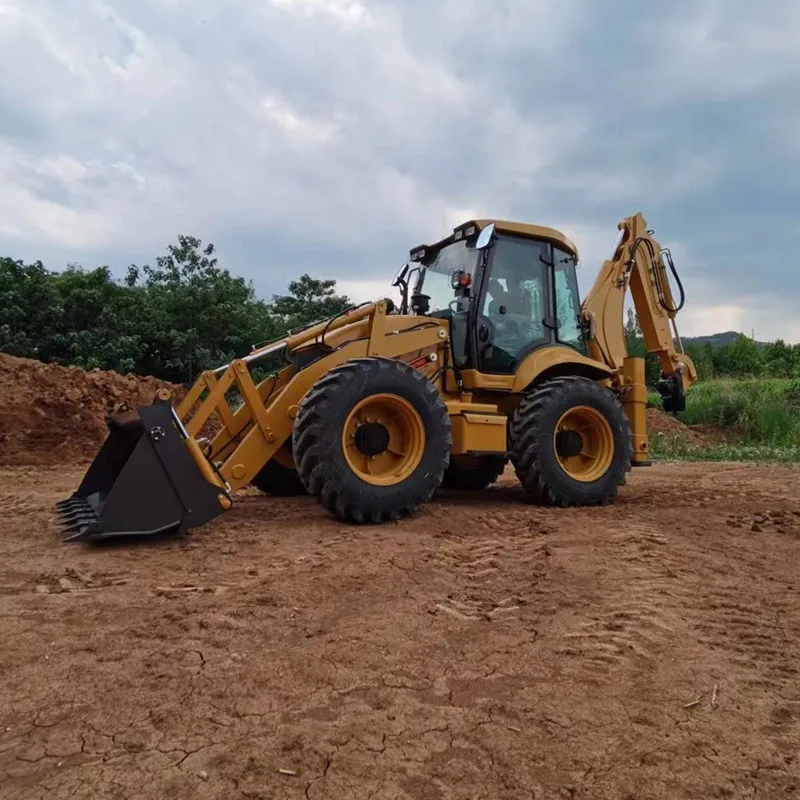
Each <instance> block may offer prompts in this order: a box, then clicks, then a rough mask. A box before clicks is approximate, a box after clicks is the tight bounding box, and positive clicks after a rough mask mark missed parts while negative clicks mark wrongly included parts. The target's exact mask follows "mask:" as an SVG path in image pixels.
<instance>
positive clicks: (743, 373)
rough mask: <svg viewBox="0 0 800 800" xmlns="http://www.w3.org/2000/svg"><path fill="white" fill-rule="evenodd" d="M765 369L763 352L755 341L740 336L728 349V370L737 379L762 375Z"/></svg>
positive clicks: (742, 335)
mask: <svg viewBox="0 0 800 800" xmlns="http://www.w3.org/2000/svg"><path fill="white" fill-rule="evenodd" d="M763 368H764V362H763V357H762V354H761V350H760V349H759V347H758V345H757V344H756V343H755V341H753V339H751V338H749V337H748V336H745V335H744V334H739V338H738V339H737V340H736V341H735V342H733V344H731V345H729V347H728V370H729V371H730V374H732V375H735V376H737V377H750V376H755V375H760V374H761V373H762V371H763Z"/></svg>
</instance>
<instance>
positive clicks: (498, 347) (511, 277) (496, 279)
mask: <svg viewBox="0 0 800 800" xmlns="http://www.w3.org/2000/svg"><path fill="white" fill-rule="evenodd" d="M551 250H552V248H551V246H550V245H549V244H548V243H547V242H544V241H541V240H537V239H528V238H524V237H522V236H512V235H509V234H499V235H498V236H497V238H496V239H495V241H494V244H493V245H492V247H491V249H490V250H489V253H488V259H487V264H486V269H485V271H484V274H483V276H482V280H481V291H480V295H479V297H478V303H477V313H476V319H475V345H474V347H475V358H474V361H475V364H476V366H477V369H478V370H479V371H480V372H482V373H486V374H492V375H510V374H513V373H514V372H515V370H516V368H517V365H518V364H519V363H520V361H522V359H523V358H525V356H527V355H528V354H529V353H531V352H532V351H533V350H535V349H536V348H538V347H543V346H545V345H548V344H550V343H551V342H552V341H553V326H554V321H553V319H552V313H551V311H550V309H551V308H552V296H551V294H552V292H551V286H550V284H551V281H550V280H549V279H548V276H549V275H550V274H551V273H550V269H551V267H550V264H551V263H552V260H551V259H552V256H551Z"/></svg>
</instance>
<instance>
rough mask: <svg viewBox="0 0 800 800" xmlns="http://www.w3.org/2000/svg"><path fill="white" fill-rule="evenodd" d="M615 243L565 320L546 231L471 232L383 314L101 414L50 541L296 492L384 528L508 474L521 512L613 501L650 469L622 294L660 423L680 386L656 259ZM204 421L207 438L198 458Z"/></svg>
mask: <svg viewBox="0 0 800 800" xmlns="http://www.w3.org/2000/svg"><path fill="white" fill-rule="evenodd" d="M618 227H619V229H620V231H621V233H620V236H619V240H618V242H617V245H616V250H615V252H614V254H613V257H612V258H611V259H609V260H608V261H606V262H604V264H603V265H602V268H601V269H600V272H599V275H598V277H597V280H596V282H595V284H594V286H593V288H592V290H591V291H590V293H589V295H588V296H587V297H586V298H585V300H584V301H583V303H581V302H580V298H579V293H578V283H577V278H576V266H577V263H578V252H577V249H576V247H575V245H574V244H573V243H572V242H571V241H570V240H569V239H568V238H567V237H566V236H564V235H563V234H562V233H560V232H559V231H557V230H554V229H552V228H547V227H542V226H538V225H528V224H522V223H517V222H506V221H500V220H471V221H469V222H466V223H465V224H463V225H460V226H458V227H457V228H455V230H454V231H453V233H452V234H451V235H449V236H448V237H447V238H445V239H443V240H441V241H439V242H437V243H436V244H432V245H423V246H420V247H417V248H414V249H413V250H412V251H411V252H410V259H409V262H408V263H407V264H405V265H404V266H403V267H402V268H401V270H400V271H399V273H398V274H397V276H396V277H395V280H394V282H393V286H395V287H397V288H399V290H400V295H401V299H400V302H399V304H396V303H394V302H393V301H392V300H389V299H384V300H379V301H377V302H374V303H367V304H363V305H359V306H355V307H353V308H350V309H349V310H347V311H346V312H344V313H342V314H340V315H338V316H335V317H332V318H331V319H327V320H323V321H321V322H319V323H315V324H312V325H309V326H308V327H306V328H304V329H302V330H299V331H294V332H291V333H290V334H289V335H287V336H286V337H284V338H283V339H280V340H279V341H275V342H272V343H270V344H268V345H265V346H261V347H258V348H254V349H253V350H252V352H250V353H249V354H247V355H245V356H244V357H242V358H237V359H235V360H233V361H232V362H231V363H230V364H225V365H224V366H221V367H219V368H218V369H216V370H210V371H207V372H204V373H203V374H202V375H200V377H199V378H198V380H197V381H196V383H195V384H194V386H193V387H192V388H191V390H190V391H189V392H188V394H187V396H186V397H185V398H184V399H183V400H182V401H181V402H180V404H176V403H175V402H174V400H173V399H172V398H171V397H170V395H169V394H168V393H166V392H164V391H162V392H161V393H159V395H158V396H157V397H156V398H155V400H154V402H153V404H152V405H148V406H141V407H139V408H138V409H135V410H126V411H123V412H122V413H119V414H117V415H116V416H115V417H113V418H110V419H109V421H108V427H109V434H108V437H107V439H106V441H105V443H104V444H103V446H102V448H101V450H100V451H99V453H98V454H97V456H96V458H95V460H94V462H93V463H92V465H91V466H90V468H89V470H88V471H87V473H86V475H85V477H84V479H83V481H82V483H81V484H80V486H79V488H78V489H77V491H76V492H75V493H74V494H73V495H72V497H70V498H68V499H67V500H64V501H62V502H61V503H59V508H60V511H61V514H62V516H63V520H64V522H65V526H66V530H65V533H64V538H65V540H69V541H81V540H98V539H106V538H108V537H113V536H130V535H152V534H157V533H171V532H183V531H187V530H190V529H193V528H196V527H198V526H200V525H203V524H205V523H207V522H208V521H210V520H211V519H213V518H214V517H217V516H218V515H220V514H221V513H222V512H224V511H225V510H226V509H229V508H230V507H231V505H232V503H233V499H234V496H235V494H236V492H237V490H239V489H241V488H243V487H245V486H247V485H250V484H252V485H255V486H257V487H259V488H260V489H262V490H263V491H264V492H266V493H269V494H273V495H288V494H294V493H297V492H307V493H310V494H311V495H313V496H314V497H315V498H316V499H317V500H318V501H319V502H320V503H321V504H322V506H323V507H324V508H326V509H327V510H328V511H329V512H330V513H331V514H333V515H335V516H336V517H338V518H339V519H341V520H344V521H347V522H353V523H381V522H387V521H390V520H397V519H401V518H403V517H406V516H408V515H410V514H412V513H413V512H414V511H415V510H416V509H417V508H418V507H419V506H420V505H421V504H423V503H425V502H426V501H428V500H429V499H430V498H431V497H432V496H433V494H434V493H435V492H436V491H437V490H438V489H439V488H440V487H442V486H444V487H450V488H456V489H457V488H462V489H469V490H480V489H483V488H485V487H487V486H489V485H490V484H491V483H493V482H494V481H495V480H496V479H497V477H498V476H499V475H500V473H501V472H502V471H503V469H504V467H505V466H506V464H507V463H508V462H509V461H510V463H511V464H512V465H513V467H514V469H515V471H516V475H517V477H518V478H519V480H520V482H521V483H522V485H523V486H524V487H525V489H526V490H527V491H528V492H529V493H530V495H531V497H532V499H533V500H534V501H535V502H538V503H541V504H546V505H554V506H581V505H597V504H603V503H607V502H610V501H612V500H614V498H615V497H616V496H617V494H618V491H619V487H620V486H621V485H622V484H623V483H624V482H625V481H626V479H627V473H628V472H629V471H630V469H631V467H637V466H645V465H647V464H649V463H650V459H649V453H648V436H647V428H646V420H645V408H646V401H647V390H646V387H645V380H644V359H643V358H634V357H629V355H628V352H627V348H626V342H625V336H624V325H623V310H624V300H625V295H626V292H627V290H628V289H629V288H630V291H631V295H632V298H633V302H634V305H635V308H636V311H637V314H638V318H639V322H640V325H641V328H642V332H643V336H644V341H645V344H646V347H647V350H648V352H650V353H655V354H656V355H657V357H658V359H659V361H660V364H661V370H662V378H661V381H660V382H659V386H658V388H659V391H660V393H661V396H662V398H663V406H664V409H665V410H667V411H680V410H681V409H682V408H683V407H684V403H685V391H686V389H687V388H688V387H689V386H690V385H691V384H692V382H693V381H695V380H696V377H697V376H696V371H695V367H694V364H693V363H692V361H691V359H690V358H689V357H688V356H686V355H685V354H684V353H682V352H680V351H681V350H682V348H681V347H680V340H679V339H678V337H677V330H676V329H674V324H675V323H674V320H675V316H676V314H677V313H678V311H679V310H680V308H681V307H682V305H683V300H684V292H683V287H682V286H680V281H679V279H678V276H677V273H676V272H675V267H674V264H673V261H672V256H671V255H670V252H669V250H666V249H662V248H661V246H660V245H659V244H658V242H657V241H656V240H655V239H654V238H653V236H652V234H653V232H652V231H650V230H648V229H647V224H646V222H645V220H644V218H643V217H642V215H641V214H636V215H634V216H632V217H628V218H627V219H625V220H623V221H622V222H621V223H620V224H619V226H618ZM668 271H671V272H672V274H673V276H674V277H675V279H676V280H678V285H679V288H680V296H681V301H680V303H678V304H676V303H675V301H674V298H673V294H672V290H671V288H670V281H669V274H668ZM671 326H672V327H671ZM673 329H674V331H673ZM673 332H674V336H673ZM676 341H677V342H678V346H677V347H676V345H675V342H676ZM276 356H280V358H281V359H282V362H281V363H282V364H283V366H282V368H279V369H277V370H275V371H273V374H271V375H270V376H269V377H267V378H266V379H264V380H262V381H259V382H256V381H255V380H254V378H253V376H252V374H251V368H252V367H253V365H255V364H258V363H259V361H262V360H263V359H265V358H267V357H272V358H275V357H276ZM231 395H236V396H237V400H238V402H237V405H236V407H232V404H231V402H230V400H231ZM212 415H216V418H217V419H218V421H219V423H220V427H219V429H218V432H217V433H216V434H215V435H214V436H213V438H211V439H210V440H204V439H202V438H201V436H200V434H201V430H202V429H203V427H204V425H206V423H207V422H208V421H209V419H210V418H211V417H212Z"/></svg>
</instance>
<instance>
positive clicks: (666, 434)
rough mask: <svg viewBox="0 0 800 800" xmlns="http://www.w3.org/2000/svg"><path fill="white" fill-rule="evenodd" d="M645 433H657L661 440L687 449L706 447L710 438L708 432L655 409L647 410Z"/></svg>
mask: <svg viewBox="0 0 800 800" xmlns="http://www.w3.org/2000/svg"><path fill="white" fill-rule="evenodd" d="M647 432H648V433H649V434H651V435H652V434H654V433H657V434H659V436H660V437H661V438H662V439H670V440H672V441H674V442H680V443H682V444H686V445H687V446H689V447H703V446H706V445H708V444H709V442H710V438H712V437H711V436H710V434H709V432H708V431H706V430H699V429H697V428H694V427H692V426H689V425H686V424H685V423H683V422H681V421H680V420H679V419H676V418H675V417H673V416H671V415H669V414H665V413H664V412H663V411H659V410H658V409H657V408H648V409H647Z"/></svg>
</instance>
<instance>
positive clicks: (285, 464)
mask: <svg viewBox="0 0 800 800" xmlns="http://www.w3.org/2000/svg"><path fill="white" fill-rule="evenodd" d="M253 486H255V487H256V488H257V489H260V490H261V491H262V492H264V494H269V495H272V496H273V497H296V496H297V495H302V494H307V492H306V487H305V486H304V485H303V481H301V480H300V476H299V475H298V474H297V470H296V469H295V467H294V462H293V460H292V452H291V450H290V449H289V448H288V447H282V448H281V449H280V450H279V451H278V452H277V453H276V454H275V455H274V456H273V457H272V458H271V459H270V460H269V461H267V463H266V464H264V466H263V467H262V468H261V470H260V471H259V472H258V474H257V475H256V476H255V478H253Z"/></svg>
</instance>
